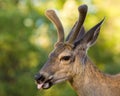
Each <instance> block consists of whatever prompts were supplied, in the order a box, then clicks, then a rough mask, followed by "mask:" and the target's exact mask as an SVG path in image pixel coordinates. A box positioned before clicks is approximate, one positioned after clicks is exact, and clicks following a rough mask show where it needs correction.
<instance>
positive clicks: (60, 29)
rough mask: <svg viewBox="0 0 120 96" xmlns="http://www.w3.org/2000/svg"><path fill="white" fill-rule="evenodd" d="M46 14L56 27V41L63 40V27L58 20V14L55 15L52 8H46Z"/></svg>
mask: <svg viewBox="0 0 120 96" xmlns="http://www.w3.org/2000/svg"><path fill="white" fill-rule="evenodd" d="M46 16H47V17H48V18H49V20H51V21H52V22H53V23H54V24H55V26H56V27H57V34H58V42H64V29H63V26H62V23H61V21H60V20H59V18H58V16H57V15H56V13H55V11H54V10H47V11H46Z"/></svg>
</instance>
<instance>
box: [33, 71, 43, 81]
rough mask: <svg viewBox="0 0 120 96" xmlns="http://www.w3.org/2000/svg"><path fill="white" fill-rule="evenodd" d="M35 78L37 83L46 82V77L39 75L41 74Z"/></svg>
mask: <svg viewBox="0 0 120 96" xmlns="http://www.w3.org/2000/svg"><path fill="white" fill-rule="evenodd" d="M34 78H35V80H36V82H37V83H41V82H43V81H44V80H45V77H44V76H43V75H41V74H39V73H38V74H36V75H35V77H34Z"/></svg>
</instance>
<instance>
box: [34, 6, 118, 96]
mask: <svg viewBox="0 0 120 96" xmlns="http://www.w3.org/2000/svg"><path fill="white" fill-rule="evenodd" d="M86 8H87V7H86V5H83V6H81V7H80V8H79V10H80V11H81V14H84V13H85V14H86V11H87V10H86ZM84 9H85V10H84ZM82 12H83V13H82ZM51 13H53V12H51ZM55 16H56V15H55ZM84 17H85V15H83V17H82V19H84ZM56 21H57V20H56ZM79 21H81V18H79ZM83 21H84V20H83ZM83 21H82V23H83ZM103 21H104V19H103V20H102V21H101V22H100V23H98V24H97V25H95V26H94V27H93V28H91V29H90V30H89V31H88V32H87V33H85V32H84V30H83V28H84V27H82V30H80V29H79V30H80V31H79V32H78V33H80V34H81V33H82V34H81V35H80V36H79V37H77V38H78V39H77V40H74V38H72V40H74V41H76V42H75V43H73V42H74V41H72V40H70V39H71V38H70V37H72V33H73V32H74V30H75V28H76V26H78V25H77V24H75V26H74V28H72V31H71V32H70V34H69V35H68V36H69V37H68V41H66V42H61V41H63V40H61V41H59V42H57V43H56V44H55V48H54V50H53V51H52V52H51V53H50V54H49V58H48V60H47V62H46V64H45V65H44V66H43V67H42V69H41V70H40V72H39V74H38V75H36V76H35V79H36V82H37V84H38V85H39V86H41V87H42V88H43V89H47V88H50V87H51V86H52V85H54V84H56V83H59V82H63V81H69V82H70V84H71V86H72V87H73V89H74V90H75V91H76V92H77V94H78V96H120V74H117V75H108V74H105V73H102V72H101V71H100V70H99V69H98V68H97V67H96V66H95V65H94V64H93V63H92V62H91V60H90V59H89V58H88V56H87V50H88V48H89V47H90V46H92V45H93V44H94V43H95V41H96V39H97V37H98V34H99V32H100V27H101V24H102V22H103ZM79 23H80V22H79ZM79 23H78V24H79ZM82 23H81V25H82ZM73 29H74V30H73ZM77 31H78V28H77ZM77 31H75V32H76V34H75V36H77V34H78V33H77ZM62 37H63V35H62ZM79 38H80V39H79ZM69 40H70V42H69ZM71 42H72V43H71ZM39 88H40V87H39Z"/></svg>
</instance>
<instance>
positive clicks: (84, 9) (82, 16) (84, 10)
mask: <svg viewBox="0 0 120 96" xmlns="http://www.w3.org/2000/svg"><path fill="white" fill-rule="evenodd" d="M87 9H88V7H87V5H81V6H80V7H79V8H78V11H79V19H78V22H77V25H76V27H75V32H73V35H71V37H70V39H69V40H68V43H71V44H73V42H74V40H75V39H76V36H77V35H78V33H79V31H80V29H81V27H82V25H83V23H84V20H85V17H86V13H87ZM73 31H74V30H73Z"/></svg>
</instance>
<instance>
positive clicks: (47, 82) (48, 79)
mask: <svg viewBox="0 0 120 96" xmlns="http://www.w3.org/2000/svg"><path fill="white" fill-rule="evenodd" d="M52 79H53V76H45V75H43V74H40V73H38V74H36V75H35V81H36V84H37V88H38V89H48V88H50V87H51V86H52V85H53V83H52Z"/></svg>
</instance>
